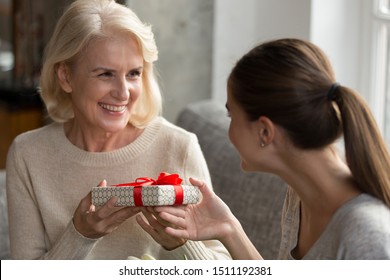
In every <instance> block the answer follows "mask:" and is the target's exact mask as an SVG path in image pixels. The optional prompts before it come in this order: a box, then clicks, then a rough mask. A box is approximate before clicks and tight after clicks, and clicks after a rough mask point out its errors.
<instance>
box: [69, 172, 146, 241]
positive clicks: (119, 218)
mask: <svg viewBox="0 0 390 280" xmlns="http://www.w3.org/2000/svg"><path fill="white" fill-rule="evenodd" d="M106 185H107V183H106V181H105V180H103V181H102V182H100V184H99V186H100V187H105V186H106ZM117 199H118V198H116V197H113V198H111V199H110V200H109V201H107V203H106V204H105V205H104V206H102V207H99V208H98V209H96V208H95V206H94V205H93V204H91V192H89V193H88V195H87V196H86V197H84V198H83V199H82V200H81V201H80V204H79V206H78V207H77V209H76V211H75V213H74V216H73V223H74V226H75V228H76V230H77V231H78V232H79V233H80V234H82V235H83V236H85V237H88V238H99V237H102V236H104V235H106V234H109V233H111V232H113V231H114V230H115V229H116V228H117V227H118V226H119V225H120V224H122V223H123V222H124V221H126V220H127V219H128V218H130V217H132V216H134V215H135V214H137V213H139V212H140V208H139V207H116V206H115V203H116V201H117Z"/></svg>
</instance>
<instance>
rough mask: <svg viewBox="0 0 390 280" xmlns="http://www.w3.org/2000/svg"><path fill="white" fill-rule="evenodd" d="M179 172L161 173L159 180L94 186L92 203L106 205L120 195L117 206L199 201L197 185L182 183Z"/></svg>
mask: <svg viewBox="0 0 390 280" xmlns="http://www.w3.org/2000/svg"><path fill="white" fill-rule="evenodd" d="M181 182H182V179H180V177H179V176H178V175H177V174H169V173H161V174H160V176H159V177H158V178H157V180H154V179H151V178H147V177H142V178H138V179H137V180H136V181H135V182H132V183H125V184H118V185H112V186H107V187H93V188H92V204H93V205H95V206H102V205H104V204H105V203H106V202H107V201H108V200H109V199H110V198H112V197H118V201H117V203H116V206H163V205H186V204H196V203H198V202H199V200H200V197H201V194H200V191H199V189H198V188H197V187H195V186H191V185H181Z"/></svg>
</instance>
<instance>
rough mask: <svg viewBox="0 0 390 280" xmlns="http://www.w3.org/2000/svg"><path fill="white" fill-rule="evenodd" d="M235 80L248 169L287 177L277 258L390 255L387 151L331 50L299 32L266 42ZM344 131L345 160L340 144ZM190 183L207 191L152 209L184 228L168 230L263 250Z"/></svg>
mask: <svg viewBox="0 0 390 280" xmlns="http://www.w3.org/2000/svg"><path fill="white" fill-rule="evenodd" d="M227 88H228V95H227V103H226V107H227V109H228V113H229V116H230V117H231V123H230V128H229V137H230V140H231V142H232V143H233V144H234V146H235V147H236V149H237V150H238V151H239V153H240V156H241V166H242V169H243V170H244V171H246V172H257V171H259V172H270V173H274V174H276V175H278V176H280V177H281V178H283V179H284V180H285V181H286V182H287V183H288V184H289V190H288V193H287V196H286V200H285V204H284V209H283V216H282V240H281V245H280V252H279V258H280V259H390V208H389V207H390V175H389V170H390V157H389V152H388V150H387V148H386V144H385V142H384V140H383V138H382V137H381V135H380V133H379V131H378V128H377V126H376V124H375V121H374V119H373V117H372V115H371V113H370V110H369V109H368V107H367V105H366V104H365V102H364V101H363V99H362V98H361V97H360V96H359V95H358V94H357V93H356V92H354V91H353V90H352V89H349V88H347V87H345V86H342V85H339V84H338V83H336V78H335V75H334V73H333V70H332V67H331V65H330V63H329V61H328V59H327V58H326V56H325V55H324V53H323V52H322V51H321V50H320V49H319V48H318V47H316V46H315V45H313V44H312V43H309V42H306V41H302V40H297V39H281V40H276V41H271V42H267V43H264V44H262V45H260V46H258V47H255V48H254V49H253V50H251V51H250V52H249V53H247V54H246V55H244V56H243V57H242V58H241V59H240V60H239V61H238V63H237V64H236V66H235V67H234V68H233V70H232V72H231V74H230V77H229V79H228V86H227ZM342 135H343V136H344V142H345V160H344V157H341V156H340V155H339V154H338V153H337V151H336V149H335V148H334V143H335V141H336V140H338V139H339V138H340V137H341V136H342ZM191 182H192V184H194V185H196V186H198V187H199V188H200V190H201V191H202V193H203V200H202V201H201V202H200V203H199V204H198V205H189V206H186V207H158V208H156V209H154V211H157V212H160V214H159V215H160V217H162V218H163V219H165V220H167V221H169V222H171V223H172V224H175V225H176V226H178V227H179V228H173V227H167V228H166V229H165V232H167V233H169V234H171V235H173V236H175V237H181V238H188V239H192V240H206V239H212V238H215V239H218V240H220V241H221V242H222V243H223V244H224V245H225V246H226V247H227V248H228V250H229V252H230V253H231V255H232V257H233V258H236V259H252V258H256V259H257V258H261V255H260V253H259V252H257V250H256V248H255V247H254V246H253V245H252V243H251V242H250V240H249V239H248V237H247V236H246V235H245V233H244V231H243V229H242V227H241V225H240V223H239V221H238V220H237V219H236V218H235V217H234V216H233V215H232V213H231V212H230V210H229V208H228V207H227V206H226V205H225V204H224V202H223V201H222V200H221V199H219V198H218V197H217V196H216V195H215V194H214V193H213V192H212V191H210V190H209V188H207V187H206V184H205V183H204V182H202V181H199V180H196V179H192V180H191ZM243 187H244V186H243ZM253 222H254V223H255V222H256V221H253Z"/></svg>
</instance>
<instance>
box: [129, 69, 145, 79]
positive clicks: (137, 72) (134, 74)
mask: <svg viewBox="0 0 390 280" xmlns="http://www.w3.org/2000/svg"><path fill="white" fill-rule="evenodd" d="M141 73H142V72H141V71H140V70H134V71H131V72H129V74H128V76H129V77H130V78H138V77H140V76H141Z"/></svg>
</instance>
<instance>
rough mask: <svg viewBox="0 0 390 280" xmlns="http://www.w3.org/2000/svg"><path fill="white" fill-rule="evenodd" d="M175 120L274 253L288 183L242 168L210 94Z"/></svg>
mask: <svg viewBox="0 0 390 280" xmlns="http://www.w3.org/2000/svg"><path fill="white" fill-rule="evenodd" d="M176 123H177V125H179V126H181V127H183V128H184V129H186V130H188V131H191V132H193V133H195V134H196V135H197V136H198V139H199V143H200V146H201V148H202V151H203V153H204V156H205V158H206V161H207V164H208V166H209V170H210V174H211V180H212V184H213V188H214V191H215V192H216V193H217V194H218V195H219V196H220V197H221V198H222V199H223V200H224V201H225V202H226V204H227V205H228V206H229V207H230V209H231V211H232V212H233V213H234V214H235V215H236V217H237V218H238V219H239V221H240V222H241V224H242V226H243V228H244V229H245V231H246V233H247V234H248V236H249V238H250V239H251V240H252V242H253V243H254V245H255V246H256V248H257V249H258V250H259V251H260V253H261V254H262V256H263V257H264V258H265V259H276V258H277V254H278V253H277V252H278V250H279V243H280V220H281V210H282V207H283V200H284V196H285V192H286V184H285V183H284V182H283V181H282V180H281V179H280V178H278V177H276V176H273V175H270V174H265V173H256V174H255V173H251V174H249V173H244V172H243V171H242V170H241V169H240V158H239V155H238V153H237V151H236V150H235V149H234V147H233V146H232V144H231V143H230V141H229V138H228V133H227V131H228V126H229V119H228V118H227V116H226V109H225V107H224V105H223V104H220V103H216V102H213V101H211V100H205V101H200V102H197V103H193V104H189V105H188V106H187V107H186V108H184V109H183V110H182V111H181V112H180V114H179V116H178V119H177V122H176ZM9 257H10V256H9V241H8V218H7V206H6V194H5V172H4V171H0V259H8V258H9Z"/></svg>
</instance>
